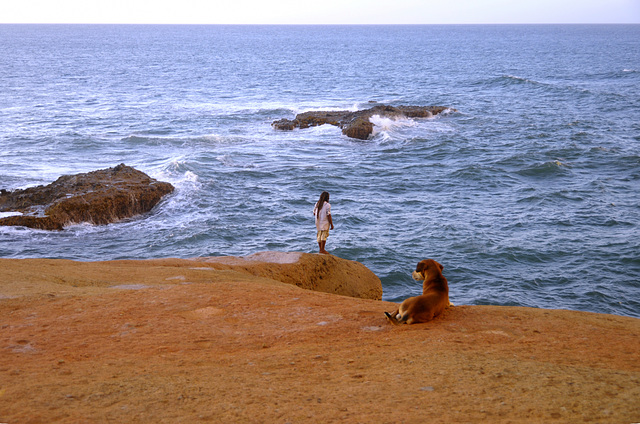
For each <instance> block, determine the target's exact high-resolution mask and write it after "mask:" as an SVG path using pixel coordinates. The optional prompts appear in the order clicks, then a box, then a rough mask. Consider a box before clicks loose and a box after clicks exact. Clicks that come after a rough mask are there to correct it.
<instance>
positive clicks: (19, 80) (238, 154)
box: [0, 25, 640, 317]
mask: <svg viewBox="0 0 640 424" xmlns="http://www.w3.org/2000/svg"><path fill="white" fill-rule="evenodd" d="M638 40H640V25H530V26H527V25H504V26H502V25H486V26H473V25H468V26H467V25H465V26H135V25H133V26H126V25H125V26H117V25H113V26H109V25H106V26H99V25H0V58H2V59H1V60H0V143H1V149H0V188H5V189H16V188H25V187H28V186H34V185H38V184H47V183H50V182H52V181H54V180H55V179H56V178H57V177H59V176H60V175H63V174H71V173H79V172H88V171H92V170H95V169H103V168H106V167H111V166H115V165H117V164H119V163H126V164H127V165H131V166H134V167H136V168H137V169H139V170H141V171H144V172H146V173H148V174H149V175H151V176H152V177H155V178H157V179H160V180H164V181H169V182H171V183H173V184H174V185H175V186H176V188H177V190H176V192H175V193H174V194H173V195H171V196H170V197H168V198H167V199H166V200H164V201H163V202H162V203H161V204H160V205H159V206H158V207H156V209H155V210H154V211H153V212H152V213H150V214H148V215H146V216H144V217H140V218H137V219H132V220H128V221H125V222H120V223H116V224H112V225H108V226H101V227H97V226H90V225H75V226H71V227H69V228H67V229H66V230H65V231H63V232H45V231H37V230H31V229H24V228H9V227H0V257H6V258H29V257H50V258H68V259H75V260H108V259H121V258H136V259H142V258H156V257H181V258H190V257H196V256H210V255H216V256H217V255H247V254H251V253H254V252H258V251H263V250H281V251H304V252H315V251H316V250H317V244H316V242H315V227H314V223H313V216H312V209H313V205H314V203H315V202H316V201H317V198H318V196H319V194H320V192H321V191H323V190H327V191H329V192H330V193H331V204H332V212H333V218H334V222H335V231H333V232H332V234H331V236H330V238H329V241H328V243H327V248H328V250H329V251H330V252H331V253H333V254H335V255H337V256H340V257H343V258H346V259H351V260H356V261H360V262H362V263H364V264H365V265H366V266H367V267H369V268H370V269H372V270H373V271H374V272H375V273H376V274H377V275H378V276H380V278H381V279H382V282H383V288H384V298H385V299H386V300H392V301H398V300H401V299H404V298H405V297H407V296H412V295H416V294H418V293H419V292H420V291H421V287H420V285H419V283H416V282H414V281H413V280H412V279H411V277H410V272H411V271H412V270H413V269H414V267H415V264H416V263H417V262H418V261H419V260H421V259H424V258H427V257H431V258H434V259H437V260H438V261H439V262H441V263H442V264H443V265H444V267H445V269H444V274H445V276H446V277H447V278H448V280H449V284H450V289H451V293H450V297H451V299H452V301H453V302H454V303H456V304H495V305H521V306H531V307H540V308H562V309H575V310H584V311H593V312H603V313H613V314H619V315H627V316H634V317H640V227H639V222H640V48H638V46H639V45H638ZM369 102H378V103H385V104H392V105H401V104H407V105H443V106H448V107H451V108H455V109H456V110H457V112H453V111H451V112H449V113H446V114H443V115H441V116H438V117H435V118H433V119H424V120H401V121H391V120H388V119H374V120H375V123H376V131H375V133H374V136H373V137H372V138H371V139H370V140H367V141H360V140H353V139H348V138H346V137H345V136H343V135H342V134H341V133H340V130H339V129H337V128H335V127H331V126H322V127H316V128H310V129H305V130H295V131H292V132H279V131H275V130H274V129H273V128H272V127H271V125H270V124H271V122H272V121H274V120H277V119H281V118H292V117H293V116H295V114H296V113H298V112H302V111H307V110H341V109H351V110H356V109H362V108H367V107H369V106H370V105H371V103H369Z"/></svg>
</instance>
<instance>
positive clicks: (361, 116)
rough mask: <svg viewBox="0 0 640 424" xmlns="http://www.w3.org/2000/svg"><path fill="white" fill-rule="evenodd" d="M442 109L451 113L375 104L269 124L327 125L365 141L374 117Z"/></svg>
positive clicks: (417, 115) (423, 113)
mask: <svg viewBox="0 0 640 424" xmlns="http://www.w3.org/2000/svg"><path fill="white" fill-rule="evenodd" d="M445 110H452V111H455V109H450V108H447V107H444V106H388V105H378V106H374V107H372V108H370V109H364V110H359V111H356V112H352V111H348V110H343V111H330V112H327V111H311V112H303V113H299V114H297V115H296V117H295V118H294V119H280V120H278V121H274V122H273V123H272V124H271V125H273V127H274V128H275V129H277V130H282V131H291V130H293V129H295V128H301V129H304V128H309V127H315V126H319V125H324V124H329V125H334V126H336V127H339V128H341V129H342V133H343V134H344V135H346V136H347V137H351V138H357V139H360V140H367V139H368V138H369V136H370V135H371V134H372V133H373V123H372V122H371V120H370V118H371V117H372V116H374V115H378V116H381V117H385V118H391V119H400V118H429V117H432V116H435V115H438V114H439V113H442V112H444V111H445Z"/></svg>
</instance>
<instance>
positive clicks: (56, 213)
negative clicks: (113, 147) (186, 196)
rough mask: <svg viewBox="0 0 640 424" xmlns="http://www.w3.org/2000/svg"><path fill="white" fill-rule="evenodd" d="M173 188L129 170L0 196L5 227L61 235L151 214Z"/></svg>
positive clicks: (0, 220) (71, 178)
mask: <svg viewBox="0 0 640 424" xmlns="http://www.w3.org/2000/svg"><path fill="white" fill-rule="evenodd" d="M173 190H174V188H173V186H172V185H171V184H169V183H165V182H161V181H157V180H155V179H153V178H151V177H149V176H148V175H147V174H145V173H143V172H140V171H138V170H136V169H134V168H132V167H130V166H126V165H124V164H121V165H118V166H116V167H114V168H108V169H101V170H98V171H93V172H88V173H86V174H76V175H64V176H62V177H60V178H58V179H57V180H56V181H54V182H53V183H51V184H49V185H46V186H37V187H31V188H27V189H24V190H13V191H7V190H0V212H20V213H22V215H15V216H8V217H4V218H0V225H12V226H24V227H31V228H37V229H43V230H62V229H63V228H64V226H66V225H69V224H74V223H76V224H77V223H83V222H88V223H91V224H97V225H104V224H109V223H112V222H117V221H120V220H122V219H125V218H129V217H132V216H136V215H140V214H144V213H146V212H148V211H150V210H151V209H152V208H153V207H154V206H155V205H156V204H158V202H159V201H160V200H161V199H162V198H163V197H164V196H165V195H167V194H169V193H171V192H173Z"/></svg>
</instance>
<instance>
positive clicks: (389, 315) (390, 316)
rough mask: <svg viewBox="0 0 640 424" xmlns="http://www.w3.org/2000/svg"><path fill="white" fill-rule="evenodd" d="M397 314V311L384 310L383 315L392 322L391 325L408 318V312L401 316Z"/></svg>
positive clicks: (398, 323) (402, 322)
mask: <svg viewBox="0 0 640 424" xmlns="http://www.w3.org/2000/svg"><path fill="white" fill-rule="evenodd" d="M398 315H400V314H398V313H397V312H396V313H394V314H392V313H389V312H385V313H384V316H386V317H387V320H388V321H389V322H390V323H391V324H393V325H401V324H404V323H406V322H407V318H409V314H405V315H404V316H401V317H400V318H398Z"/></svg>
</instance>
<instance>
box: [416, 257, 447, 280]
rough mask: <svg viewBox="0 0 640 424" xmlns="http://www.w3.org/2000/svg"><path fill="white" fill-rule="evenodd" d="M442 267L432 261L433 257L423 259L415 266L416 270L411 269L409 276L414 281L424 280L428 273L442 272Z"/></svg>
mask: <svg viewBox="0 0 640 424" xmlns="http://www.w3.org/2000/svg"><path fill="white" fill-rule="evenodd" d="M443 269H444V267H443V266H442V265H441V264H440V263H439V262H436V261H434V260H433V259H425V260H422V261H420V262H418V265H417V266H416V270H415V271H413V274H411V276H412V277H413V279H414V280H416V281H424V280H426V279H427V277H428V276H429V275H430V274H433V273H434V272H437V273H438V274H440V273H442V270H443Z"/></svg>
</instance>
